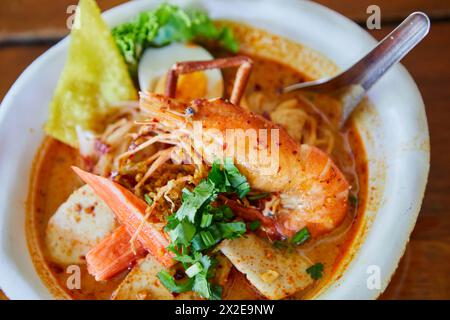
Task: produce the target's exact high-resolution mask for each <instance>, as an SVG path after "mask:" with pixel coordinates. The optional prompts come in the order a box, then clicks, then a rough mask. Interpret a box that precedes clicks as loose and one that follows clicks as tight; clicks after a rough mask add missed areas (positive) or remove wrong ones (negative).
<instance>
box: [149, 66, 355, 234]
mask: <svg viewBox="0 0 450 320" xmlns="http://www.w3.org/2000/svg"><path fill="white" fill-rule="evenodd" d="M231 66H240V67H239V69H238V72H237V76H236V81H235V85H234V87H233V91H232V95H231V99H230V102H227V101H226V100H224V99H213V100H205V99H196V100H193V101H190V102H184V101H180V100H176V99H174V92H175V90H174V88H176V81H177V78H178V75H179V74H181V73H186V72H193V71H198V70H205V69H210V68H217V67H231ZM250 69H251V61H250V60H249V59H248V58H246V57H233V58H228V59H216V60H212V61H203V62H182V63H178V64H176V65H175V66H174V67H173V68H172V69H171V70H170V71H169V74H168V83H167V89H166V95H158V94H153V93H142V94H141V100H140V107H141V109H142V110H143V111H144V112H145V113H147V114H148V116H149V120H148V121H147V122H146V123H145V124H144V125H148V126H150V127H152V128H154V131H155V133H159V134H164V133H168V132H171V133H172V135H171V139H172V141H171V142H170V143H171V144H174V145H176V146H177V147H178V148H180V149H182V150H183V151H184V154H188V155H190V157H191V158H195V157H198V156H199V155H200V157H201V158H202V159H201V160H202V161H205V162H207V163H211V161H213V160H214V157H216V156H217V154H216V152H218V151H220V150H223V151H224V155H226V156H230V157H232V158H233V160H234V162H235V163H236V165H237V166H238V168H239V169H240V171H241V172H242V173H243V174H244V175H245V176H246V177H247V179H248V181H249V183H250V185H251V187H252V188H253V189H257V190H260V191H264V192H270V193H272V194H273V195H274V196H273V198H272V202H271V204H273V205H274V206H275V207H276V208H272V209H273V210H266V211H265V212H264V213H265V215H266V217H265V218H271V219H272V221H273V224H274V226H275V228H276V230H277V231H278V232H279V233H280V234H281V235H282V236H285V237H290V236H292V235H294V234H295V233H296V232H297V231H299V230H301V229H302V228H304V227H307V228H308V230H309V232H310V233H311V235H312V236H318V235H321V234H324V233H327V232H329V231H331V230H332V229H334V228H335V227H336V226H338V225H339V224H340V222H341V221H342V220H343V218H344V216H345V214H346V212H347V206H348V192H349V183H348V182H347V180H346V178H345V177H344V175H343V173H342V172H341V171H340V170H339V168H338V167H337V166H336V164H335V163H334V162H333V160H332V159H331V158H330V157H329V156H328V155H327V154H326V153H324V152H323V151H321V150H320V149H319V148H317V147H314V146H310V145H305V144H298V143H297V142H296V141H295V140H294V139H293V138H292V137H290V136H289V135H288V133H287V132H286V131H285V130H284V129H283V128H281V127H279V126H277V125H275V124H274V123H273V122H271V121H269V120H267V119H265V118H264V117H262V116H260V115H256V114H254V113H252V112H250V111H249V110H246V109H245V108H243V107H240V106H239V105H238V103H239V100H240V97H241V96H242V92H243V89H244V88H245V84H246V80H247V79H248V74H249V72H250ZM194 123H197V124H199V123H200V124H201V127H202V136H201V137H199V136H198V133H197V136H196V133H195V132H194V131H195V130H194V129H195V125H194ZM230 129H232V130H234V131H238V132H241V131H242V130H248V129H254V131H255V132H261V130H264V132H265V133H266V135H265V138H264V139H261V137H258V138H257V139H256V144H255V145H251V143H247V144H245V143H244V147H243V148H241V149H239V150H235V149H234V148H231V147H230V143H229V142H230V141H229V140H224V137H226V136H229V132H230ZM174 133H178V134H174ZM275 135H276V136H275ZM199 138H200V141H199ZM274 138H276V139H274ZM187 141H190V143H187ZM235 142H237V143H239V142H238V141H235ZM205 143H207V144H208V146H205V145H204V144H205ZM274 144H276V145H274ZM274 150H275V151H274ZM255 153H256V154H255ZM274 153H276V154H274ZM250 154H253V156H251V155H250ZM267 159H271V160H273V161H276V164H277V167H276V168H275V170H267V164H266V162H267ZM267 216H269V217H267ZM265 221H266V222H267V221H270V220H268V219H265ZM266 224H267V223H266Z"/></svg>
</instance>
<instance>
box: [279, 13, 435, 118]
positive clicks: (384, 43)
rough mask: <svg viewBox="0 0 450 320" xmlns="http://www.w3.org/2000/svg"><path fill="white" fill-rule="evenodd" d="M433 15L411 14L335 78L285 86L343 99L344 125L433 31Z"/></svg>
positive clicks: (293, 89)
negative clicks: (372, 90)
mask: <svg viewBox="0 0 450 320" xmlns="http://www.w3.org/2000/svg"><path fill="white" fill-rule="evenodd" d="M429 30H430V19H429V18H428V16H427V15H426V14H425V13H423V12H414V13H412V14H411V15H409V16H408V17H407V18H406V19H405V20H404V21H403V22H402V23H401V24H400V25H399V26H398V27H397V28H395V30H394V31H392V32H391V33H390V34H389V35H387V36H386V37H385V38H384V39H383V40H381V41H380V42H379V43H378V45H377V46H376V47H375V48H374V49H373V50H372V51H370V52H369V53H368V54H367V55H366V56H365V57H364V58H362V59H361V60H360V61H359V62H357V63H356V64H354V65H353V66H352V67H350V68H349V69H347V70H346V71H344V72H342V73H341V74H339V75H337V76H335V77H333V78H331V79H320V80H317V81H310V82H303V83H297V84H294V85H290V86H288V87H285V88H284V89H283V92H285V93H286V92H291V91H295V90H302V91H309V92H319V93H326V94H329V95H332V96H335V97H336V98H337V99H338V100H340V101H341V103H342V114H341V119H340V123H339V124H340V126H342V125H344V123H345V121H346V120H347V119H348V118H349V116H350V114H351V113H352V112H353V110H354V109H355V107H356V106H357V105H358V103H359V102H360V101H361V100H362V99H363V98H364V96H365V95H366V92H367V91H368V90H369V89H370V88H371V87H372V86H373V85H374V84H375V82H377V81H378V79H380V78H381V77H382V76H383V75H384V74H385V73H386V71H388V70H389V68H390V67H391V66H392V65H394V64H395V63H397V62H399V61H400V60H401V59H402V58H403V57H404V56H405V55H406V54H407V53H408V52H409V51H411V50H412V49H413V48H414V47H415V46H416V45H417V44H418V43H419V42H420V41H421V40H422V39H423V38H424V37H425V36H426V35H427V34H428V32H429Z"/></svg>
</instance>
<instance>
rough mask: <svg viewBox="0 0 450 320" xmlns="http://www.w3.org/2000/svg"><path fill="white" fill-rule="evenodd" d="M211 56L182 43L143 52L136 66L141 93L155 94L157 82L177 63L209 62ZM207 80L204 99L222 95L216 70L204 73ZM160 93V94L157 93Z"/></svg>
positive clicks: (201, 49)
mask: <svg viewBox="0 0 450 320" xmlns="http://www.w3.org/2000/svg"><path fill="white" fill-rule="evenodd" d="M211 59H214V58H213V56H212V55H211V54H210V53H209V52H208V51H206V50H205V49H204V48H202V47H200V46H197V45H193V44H184V43H172V44H170V45H168V46H165V47H162V48H149V49H147V50H145V52H144V54H143V55H142V57H141V60H140V62H139V66H138V78H139V86H140V89H141V91H150V92H155V90H156V86H157V83H158V81H159V80H160V78H161V77H163V76H165V75H166V74H167V71H168V70H169V69H170V68H171V67H172V66H173V65H174V64H175V63H177V62H182V61H199V60H211ZM204 74H205V76H206V80H207V90H206V91H207V92H206V96H205V97H199V98H208V99H211V98H217V97H222V95H223V90H224V89H223V87H224V85H223V78H222V73H221V71H220V70H218V69H213V70H206V71H204ZM158 93H162V92H158Z"/></svg>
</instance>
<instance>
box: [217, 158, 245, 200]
mask: <svg viewBox="0 0 450 320" xmlns="http://www.w3.org/2000/svg"><path fill="white" fill-rule="evenodd" d="M223 166H224V169H225V172H226V175H227V178H228V180H229V181H230V184H231V186H232V187H233V189H234V191H236V193H237V194H238V196H239V197H240V198H243V197H244V196H245V195H246V194H247V193H248V192H249V191H250V184H249V183H248V181H247V178H246V177H245V176H244V175H242V174H241V173H240V172H239V169H238V168H236V166H235V165H234V164H233V160H232V159H231V158H226V159H225V160H224V163H223Z"/></svg>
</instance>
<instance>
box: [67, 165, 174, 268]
mask: <svg viewBox="0 0 450 320" xmlns="http://www.w3.org/2000/svg"><path fill="white" fill-rule="evenodd" d="M72 169H73V170H74V171H75V172H76V174H77V175H78V176H79V177H80V178H81V179H82V180H83V181H84V182H86V183H87V184H88V185H89V186H90V187H91V188H92V189H93V190H94V192H95V193H96V194H97V195H98V196H99V197H100V198H101V199H102V200H103V201H105V203H106V204H107V205H108V207H110V208H111V210H112V211H113V212H114V214H115V215H116V217H117V220H119V222H120V223H121V224H123V225H125V227H126V230H127V231H128V232H129V233H130V234H131V235H133V234H134V233H135V232H136V231H138V230H139V228H140V230H139V233H138V235H137V240H138V241H139V242H140V243H141V244H142V246H143V247H144V248H145V249H146V250H148V252H149V253H150V254H151V255H152V256H153V257H154V258H155V259H156V260H158V261H159V262H160V263H161V264H162V265H163V266H165V267H170V266H172V265H174V264H175V261H174V260H173V259H172V258H173V256H174V254H173V253H172V252H169V251H167V249H166V248H167V246H168V245H169V239H168V238H167V235H166V234H165V233H164V231H163V230H162V229H161V228H158V226H157V225H156V224H154V223H151V222H148V221H146V220H144V215H145V210H146V208H147V204H146V203H145V202H144V201H143V200H142V199H140V198H138V197H136V196H135V195H134V194H133V193H132V192H131V191H129V190H127V189H125V188H124V187H122V186H121V185H119V184H117V183H115V182H113V181H111V180H109V179H106V178H103V177H100V176H97V175H94V174H92V173H89V172H86V171H83V170H81V169H80V168H77V167H72ZM141 224H142V226H141Z"/></svg>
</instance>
